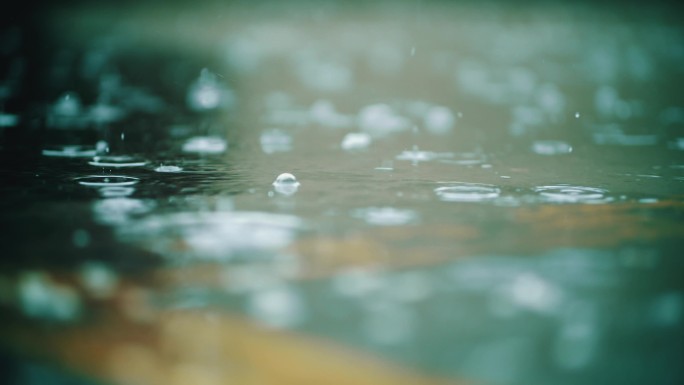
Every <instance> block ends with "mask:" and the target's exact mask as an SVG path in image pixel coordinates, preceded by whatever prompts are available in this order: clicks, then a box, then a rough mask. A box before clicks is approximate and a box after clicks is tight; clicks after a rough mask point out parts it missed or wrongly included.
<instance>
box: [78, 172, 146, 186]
mask: <svg viewBox="0 0 684 385" xmlns="http://www.w3.org/2000/svg"><path fill="white" fill-rule="evenodd" d="M74 180H75V181H76V182H78V184H80V185H83V186H91V187H109V186H132V185H134V184H136V183H138V182H139V181H140V179H138V178H136V177H132V176H124V175H90V176H82V177H78V178H75V179H74Z"/></svg>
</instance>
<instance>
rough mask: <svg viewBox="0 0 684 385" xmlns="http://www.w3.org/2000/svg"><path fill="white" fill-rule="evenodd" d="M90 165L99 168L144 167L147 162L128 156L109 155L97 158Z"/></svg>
mask: <svg viewBox="0 0 684 385" xmlns="http://www.w3.org/2000/svg"><path fill="white" fill-rule="evenodd" d="M88 164H90V165H91V166H97V167H116V168H119V167H142V166H144V165H146V164H147V161H146V160H142V159H138V158H135V157H132V156H128V155H108V156H96V157H94V158H93V160H92V161H90V162H88Z"/></svg>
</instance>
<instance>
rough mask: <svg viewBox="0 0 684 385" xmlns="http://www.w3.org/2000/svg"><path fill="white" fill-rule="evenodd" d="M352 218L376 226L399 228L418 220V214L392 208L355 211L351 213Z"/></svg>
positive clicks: (369, 208)
mask: <svg viewBox="0 0 684 385" xmlns="http://www.w3.org/2000/svg"><path fill="white" fill-rule="evenodd" d="M352 216H354V217H356V218H361V219H363V220H364V221H366V222H367V223H369V224H371V225H377V226H400V225H405V224H408V223H412V222H415V221H416V220H417V218H418V214H417V213H416V212H415V211H413V210H402V209H397V208H394V207H367V208H363V209H357V210H354V211H353V212H352Z"/></svg>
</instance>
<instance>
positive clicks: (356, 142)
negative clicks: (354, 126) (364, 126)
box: [341, 132, 372, 151]
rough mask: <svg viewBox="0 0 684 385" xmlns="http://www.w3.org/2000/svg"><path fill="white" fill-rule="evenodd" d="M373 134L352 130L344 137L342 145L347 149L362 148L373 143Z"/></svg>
mask: <svg viewBox="0 0 684 385" xmlns="http://www.w3.org/2000/svg"><path fill="white" fill-rule="evenodd" d="M371 141H372V139H371V136H370V135H369V134H367V133H365V132H350V133H348V134H347V135H345V136H344V139H342V144H341V147H342V149H343V150H345V151H353V150H362V149H365V148H368V146H370V144H371Z"/></svg>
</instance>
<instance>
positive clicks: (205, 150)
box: [183, 136, 228, 154]
mask: <svg viewBox="0 0 684 385" xmlns="http://www.w3.org/2000/svg"><path fill="white" fill-rule="evenodd" d="M227 147H228V143H227V142H226V140H225V139H223V138H220V137H217V136H196V137H193V138H190V139H188V140H187V141H186V142H185V143H183V152H191V153H198V154H220V153H223V152H225V151H226V148H227Z"/></svg>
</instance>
